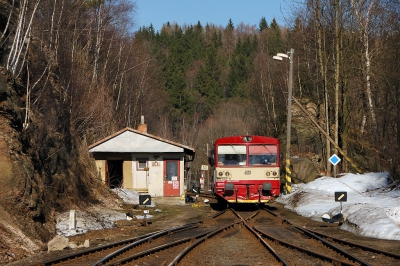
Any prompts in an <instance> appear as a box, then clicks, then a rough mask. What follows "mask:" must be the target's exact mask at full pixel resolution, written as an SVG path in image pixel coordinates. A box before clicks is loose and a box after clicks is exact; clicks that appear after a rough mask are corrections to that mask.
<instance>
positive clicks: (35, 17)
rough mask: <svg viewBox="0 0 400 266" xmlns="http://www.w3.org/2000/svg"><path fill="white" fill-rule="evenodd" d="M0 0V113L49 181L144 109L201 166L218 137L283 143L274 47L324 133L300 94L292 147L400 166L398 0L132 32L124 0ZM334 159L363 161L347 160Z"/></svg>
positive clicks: (331, 4)
mask: <svg viewBox="0 0 400 266" xmlns="http://www.w3.org/2000/svg"><path fill="white" fill-rule="evenodd" d="M0 3H1V7H0V8H1V10H0V11H1V12H0V13H1V17H0V33H1V36H0V40H1V47H0V55H1V56H0V60H1V61H0V63H1V67H2V72H3V73H4V74H5V76H6V77H7V83H8V84H12V85H13V87H14V91H13V92H8V93H6V94H3V93H2V95H1V101H3V102H4V101H9V102H8V107H7V108H6V109H5V108H4V107H2V112H1V113H2V116H3V117H7V119H9V121H10V124H11V125H12V128H13V130H15V132H17V133H16V136H17V138H18V139H19V141H20V143H21V150H22V153H24V154H29V155H31V157H32V159H31V160H32V163H31V167H32V169H31V171H32V173H37V174H38V175H39V176H41V180H42V181H40V182H38V183H40V184H42V185H43V186H44V187H46V186H57V187H62V189H61V190H60V193H61V194H62V193H65V191H66V190H68V188H67V187H68V184H63V185H60V182H63V181H61V180H62V179H61V178H57V175H60V174H61V172H65V170H67V171H69V172H70V173H75V175H76V173H77V172H79V173H87V172H89V173H90V166H89V165H90V158H87V157H88V155H87V154H86V153H87V146H88V145H90V144H92V143H94V142H96V141H98V140H100V139H102V138H104V137H106V136H108V135H110V134H113V133H115V132H116V131H119V130H121V129H122V128H125V127H132V128H137V125H138V124H139V122H140V117H141V116H144V118H145V123H146V124H147V125H148V132H149V133H151V134H154V135H156V136H160V137H163V138H166V139H170V140H173V141H176V142H179V143H182V144H185V145H188V146H191V147H194V148H195V149H196V159H195V161H194V162H193V165H192V172H193V173H196V172H197V171H198V170H199V169H200V166H201V165H202V164H206V163H207V155H206V154H207V152H208V149H209V148H210V147H211V145H212V143H213V141H214V140H215V139H216V138H219V137H222V136H228V135H235V134H255V135H267V136H272V137H278V138H279V139H280V140H281V143H282V146H283V145H285V143H286V141H287V140H286V138H285V136H286V130H287V129H286V127H287V105H288V81H289V79H288V72H289V61H288V60H285V59H284V60H282V61H276V60H273V56H274V55H276V54H277V53H287V52H289V51H291V50H292V51H293V53H292V54H289V56H290V57H291V60H292V61H293V99H295V100H296V102H299V103H300V105H302V106H304V108H305V109H307V110H308V112H309V113H311V114H312V117H313V118H314V119H315V121H317V123H318V125H319V126H320V128H322V129H323V132H324V133H323V132H321V130H319V129H317V128H316V127H315V128H314V125H313V124H312V123H311V124H310V128H308V130H311V131H312V132H313V133H312V134H308V135H305V133H304V132H303V131H304V127H303V128H302V127H301V124H302V122H299V121H304V120H301V119H297V120H296V117H297V118H299V117H303V118H305V119H306V120H308V119H309V118H308V117H307V116H306V115H305V114H304V113H301V112H299V113H295V110H294V108H295V106H296V105H294V106H293V109H292V110H293V111H292V112H293V122H292V136H291V140H290V142H291V149H292V150H291V154H292V156H304V157H305V156H307V155H308V154H318V155H319V156H320V157H321V159H322V162H323V163H322V165H323V167H322V169H321V170H323V171H326V172H327V173H328V174H329V173H331V171H332V166H331V164H330V163H329V162H328V159H329V157H330V156H331V155H332V154H333V153H337V154H339V155H340V153H338V148H339V149H340V150H341V151H342V152H343V153H344V154H345V155H346V156H347V157H348V158H351V159H352V161H353V162H354V165H356V166H357V168H360V169H361V170H362V171H365V172H376V171H388V172H390V174H391V175H392V176H393V177H394V178H399V176H400V166H399V165H400V153H399V152H398V150H399V146H400V134H399V131H400V103H399V100H400V70H399V64H398V62H399V59H400V24H399V23H400V3H399V1H398V0H351V1H348V0H346V1H343V0H329V1H328V0H306V1H293V3H292V4H291V9H290V10H291V11H290V12H291V13H288V14H287V15H286V21H287V22H286V25H278V24H277V22H276V20H275V19H272V20H271V21H267V20H266V19H265V17H261V18H260V20H259V24H258V25H248V24H244V23H243V22H240V21H232V20H229V21H227V22H226V25H225V26H220V25H214V24H212V23H205V24H202V22H201V21H199V22H198V23H197V24H195V25H177V24H171V23H170V22H168V21H166V22H165V24H164V25H163V27H162V29H154V27H153V26H152V25H148V26H147V27H141V28H139V29H136V30H133V29H135V25H134V18H135V12H137V6H136V3H135V1H130V0H91V1H89V0H34V1H31V0H2V1H0ZM4 95H7V97H6V96H4ZM6 99H8V100H6ZM10 99H11V100H10ZM296 121H297V122H296ZM327 136H329V138H331V139H332V140H333V142H334V143H332V141H329V140H328V137H327ZM66 158H75V163H74V164H72V163H71V162H70V160H67V159H66ZM339 168H340V169H339V170H338V171H340V172H356V170H355V168H354V166H353V165H352V164H350V163H348V162H347V161H346V160H343V163H341V164H340V165H339ZM87 182H90V181H87ZM37 186H38V187H40V185H37ZM39 194H40V193H39ZM82 194H85V193H84V192H82Z"/></svg>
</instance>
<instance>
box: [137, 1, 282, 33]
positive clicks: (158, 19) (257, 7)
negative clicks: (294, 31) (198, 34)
mask: <svg viewBox="0 0 400 266" xmlns="http://www.w3.org/2000/svg"><path fill="white" fill-rule="evenodd" d="M135 2H136V5H137V8H138V9H137V11H136V15H135V21H136V27H135V28H136V29H138V28H139V27H143V26H145V27H148V26H150V23H151V24H153V27H154V29H155V30H156V31H159V30H160V29H161V27H162V25H163V23H164V24H165V23H166V22H170V23H173V22H176V23H178V25H183V24H184V23H186V24H188V25H195V24H197V22H198V21H200V23H201V24H202V25H203V26H205V25H206V24H207V23H212V24H215V25H217V26H220V25H221V26H224V27H225V26H226V25H227V24H228V21H229V19H232V22H233V24H234V25H235V26H236V25H238V24H239V23H240V22H243V23H244V24H249V25H250V26H252V25H256V26H258V24H259V22H260V19H261V18H262V17H265V19H266V20H267V22H268V24H269V23H271V21H272V19H273V18H275V19H276V21H277V22H278V24H279V25H281V26H283V25H284V19H283V15H284V14H285V13H286V12H285V8H286V6H287V3H286V2H287V1H286V0H136V1H135Z"/></svg>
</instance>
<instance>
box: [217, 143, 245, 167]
mask: <svg viewBox="0 0 400 266" xmlns="http://www.w3.org/2000/svg"><path fill="white" fill-rule="evenodd" d="M217 151H218V165H246V146H244V145H221V146H218V150H217Z"/></svg>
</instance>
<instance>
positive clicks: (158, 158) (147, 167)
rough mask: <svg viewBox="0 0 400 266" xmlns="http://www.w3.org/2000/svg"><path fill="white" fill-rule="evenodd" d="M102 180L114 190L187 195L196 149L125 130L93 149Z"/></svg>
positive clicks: (141, 130)
mask: <svg viewBox="0 0 400 266" xmlns="http://www.w3.org/2000/svg"><path fill="white" fill-rule="evenodd" d="M89 152H90V153H91V154H92V156H93V158H94V159H95V163H96V167H97V169H98V174H99V177H100V178H101V180H102V181H103V182H104V183H105V184H106V185H107V186H109V187H110V188H124V189H132V190H135V191H137V192H139V193H146V194H149V195H150V196H154V197H158V196H164V197H175V196H181V195H182V194H184V190H185V180H187V179H186V175H187V173H188V171H189V168H190V162H191V161H193V159H194V155H195V150H194V149H193V148H191V147H189V146H185V145H182V144H179V143H176V142H173V141H170V140H167V139H163V138H160V137H157V136H155V135H151V134H149V133H147V125H146V124H144V123H143V118H142V124H140V125H139V127H138V129H137V130H135V129H132V128H129V127H127V128H124V129H122V130H121V131H118V132H116V133H115V134H112V135H111V136H109V137H107V138H105V139H103V140H101V141H99V142H96V143H94V144H92V145H90V146H89Z"/></svg>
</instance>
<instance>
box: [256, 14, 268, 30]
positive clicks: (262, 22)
mask: <svg viewBox="0 0 400 266" xmlns="http://www.w3.org/2000/svg"><path fill="white" fill-rule="evenodd" d="M268 28H269V27H268V23H267V20H266V19H265V17H262V18H261V20H260V23H259V24H258V29H257V30H258V32H259V33H261V32H262V31H263V30H268Z"/></svg>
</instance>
